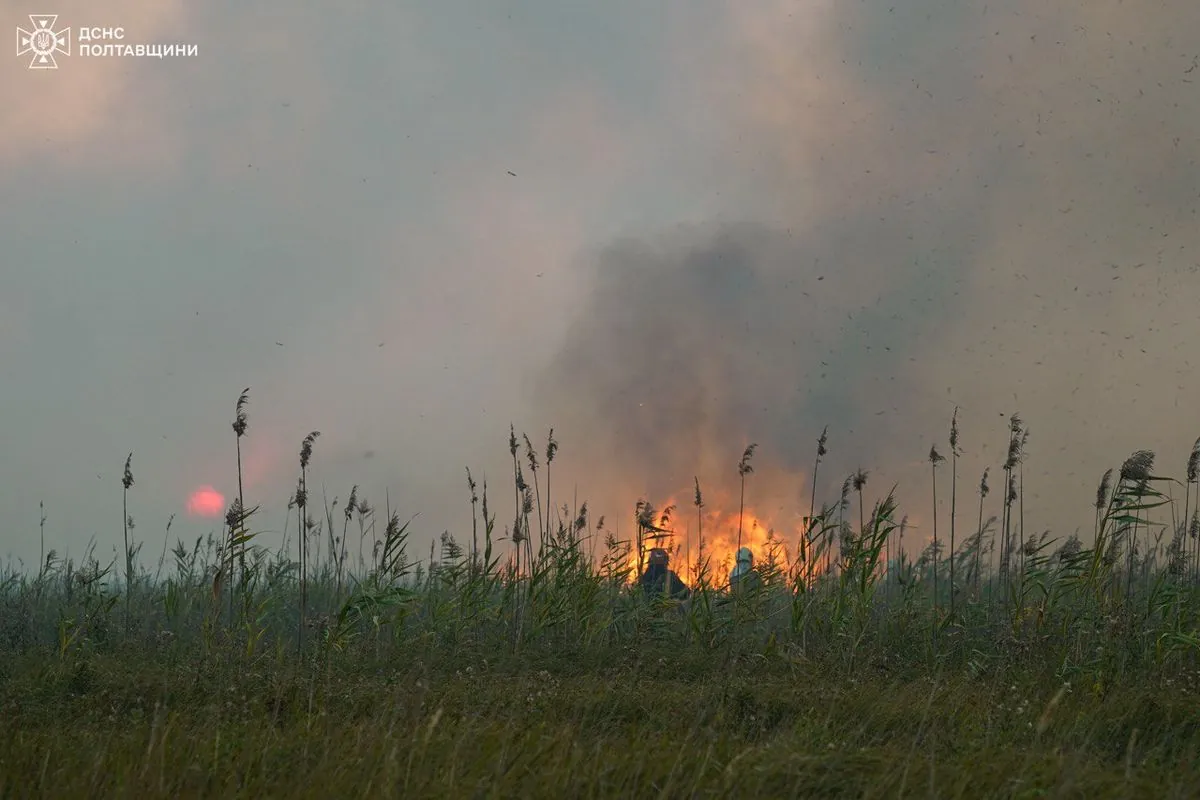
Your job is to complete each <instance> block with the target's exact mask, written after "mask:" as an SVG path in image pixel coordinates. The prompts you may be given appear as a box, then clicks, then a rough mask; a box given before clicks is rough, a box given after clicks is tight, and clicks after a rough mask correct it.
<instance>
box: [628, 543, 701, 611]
mask: <svg viewBox="0 0 1200 800" xmlns="http://www.w3.org/2000/svg"><path fill="white" fill-rule="evenodd" d="M670 563H671V559H670V556H668V555H667V551H666V550H663V549H662V548H661V547H656V548H654V549H653V550H651V551H650V557H649V558H648V559H647V561H646V571H645V572H643V573H642V576H641V578H639V579H638V583H640V584H641V586H642V590H643V591H644V592H645V593H646V596H647V597H663V596H670V597H672V598H674V599H676V600H686V599H687V596H688V595H689V594H691V591H690V590H689V589H688V587H687V584H685V583H684V582H683V581H681V580H680V579H679V576H678V575H676V574H675V571H674V570H672V569H671V568H670Z"/></svg>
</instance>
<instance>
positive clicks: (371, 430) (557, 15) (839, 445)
mask: <svg viewBox="0 0 1200 800" xmlns="http://www.w3.org/2000/svg"><path fill="white" fill-rule="evenodd" d="M0 11H2V12H3V13H0V20H3V21H5V23H6V24H9V25H12V26H13V27H14V28H15V27H19V26H20V27H26V28H28V27H29V22H28V16H27V15H29V14H39V13H46V12H47V11H53V12H54V13H57V14H58V15H59V20H58V26H59V27H60V28H61V27H64V26H73V27H75V28H78V27H84V26H86V27H92V26H96V27H118V26H119V27H123V28H124V29H125V35H126V38H125V40H124V41H125V42H127V43H132V44H138V43H146V44H156V43H161V44H172V43H181V44H195V45H197V47H198V50H197V54H196V55H195V56H194V57H190V58H189V57H185V58H165V59H161V60H160V59H150V58H85V57H80V56H79V55H78V53H77V52H75V51H73V54H72V55H71V56H65V55H63V56H59V57H58V59H57V60H58V63H59V68H58V69H56V70H30V69H29V68H28V66H29V56H28V55H25V56H15V55H12V54H11V52H10V58H9V63H8V64H7V65H5V67H4V70H5V74H4V76H3V79H2V80H0V130H3V136H0V211H2V212H3V213H2V214H0V229H2V233H3V241H4V243H5V250H6V252H5V254H4V258H3V259H0V420H2V422H0V511H2V512H3V513H2V516H0V520H3V521H2V522H0V556H7V557H8V558H10V559H12V560H14V561H15V562H19V563H24V564H26V565H31V564H34V563H36V562H37V560H38V559H39V553H40V546H41V545H40V538H39V536H40V529H39V522H40V520H41V516H40V515H41V513H42V512H41V511H40V509H39V503H44V508H45V518H46V522H45V538H46V547H47V549H49V548H55V549H56V550H57V551H58V553H59V554H60V555H61V554H63V553H67V554H69V555H71V556H73V557H76V558H78V557H79V556H81V555H82V554H83V551H84V548H85V547H86V546H87V544H88V542H89V541H92V540H94V541H95V543H96V552H97V554H98V555H100V556H101V557H102V558H109V557H111V556H112V554H113V553H114V548H116V547H119V543H120V541H121V538H122V524H121V523H122V505H121V504H122V486H121V475H122V468H123V466H124V463H125V459H126V457H127V455H128V454H129V453H132V454H133V457H132V471H133V475H134V478H135V484H134V486H133V487H132V488H131V489H130V492H129V498H128V502H129V513H130V515H131V516H133V517H134V520H135V529H134V538H135V540H137V541H143V542H145V550H144V551H143V555H142V561H143V562H144V563H151V564H153V562H155V561H156V560H157V555H158V554H159V553H160V552H161V549H162V547H163V543H164V536H165V529H166V525H167V521H168V519H169V518H170V517H171V515H173V514H174V515H176V517H175V520H174V522H173V526H172V529H171V543H172V544H174V540H175V539H176V538H183V539H185V540H187V541H189V542H192V541H194V540H195V538H196V537H198V536H202V535H205V534H207V533H208V532H209V531H211V530H215V529H217V528H219V526H220V517H219V516H218V517H217V518H216V519H214V518H210V517H205V516H202V515H198V514H196V513H194V511H195V510H196V507H195V506H194V505H193V507H192V511H189V498H190V497H191V496H192V495H193V494H194V493H195V492H197V491H198V490H200V489H202V488H203V487H212V489H213V490H215V491H216V492H218V493H220V494H221V495H222V496H223V498H224V501H225V502H226V503H228V501H230V500H232V498H233V496H234V495H235V494H236V487H237V470H236V451H235V437H234V433H233V430H232V428H231V423H232V422H233V418H234V406H235V403H236V401H237V399H238V396H239V395H240V393H241V392H242V390H243V389H245V388H246V387H249V388H250V394H249V404H248V407H247V411H248V414H249V429H248V432H247V435H246V437H245V438H244V439H243V440H242V448H243V467H244V477H245V491H246V495H247V503H248V505H260V506H261V511H260V513H259V515H258V516H256V518H255V522H254V525H255V526H256V527H257V528H258V529H259V530H260V531H261V537H262V538H261V539H260V541H261V542H262V543H263V544H267V545H270V546H272V547H277V546H280V545H282V544H283V542H284V541H285V536H286V535H285V532H284V525H285V521H288V520H289V517H288V511H287V500H288V497H289V494H290V493H291V492H293V491H294V487H295V483H296V479H297V477H298V473H299V450H300V445H301V440H302V439H303V437H304V436H305V435H307V434H308V433H309V432H310V431H320V437H319V438H318V439H317V440H316V442H315V446H314V453H313V458H312V463H311V469H310V476H309V489H310V497H313V498H314V501H315V502H316V503H320V502H323V501H322V500H321V498H322V496H323V497H324V498H327V499H328V501H329V502H330V503H332V501H333V499H334V498H335V497H337V498H340V502H341V503H342V504H343V506H344V503H345V498H346V496H347V495H348V493H349V491H350V488H351V486H354V485H357V486H358V487H359V494H360V496H365V497H367V498H368V499H369V502H370V503H371V504H373V505H376V506H377V507H379V508H380V509H382V508H383V507H384V505H385V502H386V504H387V505H388V506H390V507H391V508H392V509H393V510H396V511H397V512H398V513H399V514H400V516H401V518H402V519H407V518H408V517H410V516H412V515H413V514H419V516H418V517H417V518H416V519H415V520H414V522H413V531H414V543H415V545H416V546H417V549H418V550H420V551H422V552H426V551H427V548H428V546H429V543H430V542H431V541H433V540H434V538H435V537H437V536H438V535H440V534H441V533H442V531H444V530H449V531H451V532H452V533H453V534H454V535H456V537H458V538H459V540H460V541H461V540H463V538H464V537H468V536H469V532H470V527H471V504H470V494H469V490H468V487H467V481H466V471H465V470H466V468H470V469H471V471H472V473H473V475H474V476H475V478H476V480H478V481H480V482H482V480H484V479H486V480H487V482H488V487H489V499H490V500H491V505H492V508H493V510H494V511H495V512H496V513H497V516H498V521H497V527H498V531H497V533H498V535H503V533H504V528H505V527H506V525H507V524H508V522H509V520H511V518H512V516H513V507H512V505H513V500H512V497H513V483H512V480H513V477H512V463H511V457H510V454H509V452H508V436H509V426H510V424H511V425H513V426H515V431H516V432H517V435H518V437H520V436H521V434H522V433H528V434H529V436H530V439H531V441H532V442H533V444H534V447H535V448H537V449H538V450H539V451H544V448H545V442H546V437H547V434H548V432H549V430H550V429H551V428H553V429H554V437H555V439H556V440H557V441H558V442H559V445H560V450H559V452H558V455H557V457H556V460H555V461H554V462H553V464H552V467H551V469H552V472H551V480H552V489H551V492H552V493H553V494H552V496H553V498H554V500H553V502H554V503H555V504H556V505H558V504H561V503H563V502H569V503H571V504H572V506H574V504H575V503H577V502H583V501H585V500H586V501H588V503H589V508H590V509H591V513H592V515H593V518H596V517H598V516H600V515H605V516H606V519H607V520H609V522H608V523H607V524H608V527H609V528H610V529H613V528H614V526H616V527H617V528H618V530H621V531H623V532H624V533H628V532H629V528H630V524H631V522H632V518H633V513H634V503H635V502H636V501H637V500H638V499H639V498H646V499H648V500H650V501H651V502H653V503H655V504H656V505H658V506H662V505H666V504H668V503H671V502H675V503H678V504H679V506H680V508H681V509H684V510H683V511H681V512H680V514H681V517H682V516H686V513H685V511H686V509H687V507H688V503H690V499H691V490H692V486H693V482H694V480H698V481H699V482H700V483H701V485H702V487H704V490H705V494H706V498H707V501H706V502H708V504H709V508H710V509H712V510H715V509H716V508H717V507H719V508H721V509H728V508H729V506H730V504H731V503H732V502H735V498H736V492H737V491H738V489H739V486H738V478H737V469H736V467H737V461H738V459H739V457H740V456H741V454H742V452H743V449H744V448H745V447H746V446H747V445H748V444H750V443H756V444H757V445H758V450H757V452H756V455H755V460H754V466H755V473H754V474H753V475H751V476H749V477H748V481H747V489H746V494H747V503H748V504H749V505H750V506H752V507H753V508H754V509H755V515H756V517H758V518H760V519H763V520H764V524H772V525H775V526H777V527H779V528H780V529H781V530H788V529H789V526H792V527H794V525H795V524H796V518H797V515H798V514H802V513H807V510H808V502H809V499H810V496H811V492H812V472H813V469H812V459H813V456H814V455H815V448H816V439H817V437H818V436H820V434H821V431H822V429H823V428H825V426H828V431H829V441H828V445H827V446H828V449H829V454H828V455H827V456H826V458H825V459H824V460H823V462H822V465H821V467H820V471H819V472H818V480H817V487H816V493H817V502H818V504H819V503H820V502H821V500H826V501H830V502H832V501H833V500H835V499H836V497H837V495H838V492H839V489H840V486H841V483H842V479H843V478H844V477H845V475H846V474H848V473H849V472H850V471H853V470H855V469H858V468H862V469H866V470H868V471H869V476H870V477H869V481H868V486H867V489H866V492H865V493H866V495H867V503H868V505H869V504H870V501H871V500H872V499H874V498H875V497H878V496H880V495H882V494H884V493H886V492H887V490H888V489H890V488H891V486H892V485H893V484H897V485H898V487H899V488H898V489H897V493H898V496H899V498H900V500H901V510H902V512H903V513H907V514H908V515H909V517H910V519H911V521H912V524H913V525H914V526H915V529H914V530H915V531H916V532H917V534H918V535H917V537H916V538H917V539H920V538H921V537H928V536H930V535H931V534H932V523H933V518H934V513H933V512H934V506H933V503H932V498H931V489H932V486H931V477H930V473H931V470H930V465H929V461H928V454H929V449H930V447H931V446H932V445H936V446H937V447H938V449H939V451H940V452H941V453H942V454H943V455H947V456H949V455H950V452H949V443H948V441H947V437H948V432H949V426H950V420H951V417H952V415H953V414H954V412H955V409H956V408H957V409H958V422H959V427H960V439H961V443H960V446H961V451H962V455H961V457H960V458H959V460H958V481H959V484H960V485H959V488H958V492H959V500H958V514H959V520H960V522H959V524H960V529H959V530H960V535H961V531H962V530H964V529H966V528H971V527H973V525H974V524H975V523H974V521H973V518H974V515H975V511H976V507H975V505H974V504H975V503H977V496H976V495H974V494H973V493H974V492H975V491H976V487H977V486H978V482H979V476H980V474H981V472H982V471H983V469H984V468H985V467H987V468H990V469H991V473H992V478H991V485H992V487H993V491H992V494H991V496H990V498H989V504H990V505H989V506H988V508H987V509H986V515H988V516H990V515H991V514H993V513H999V498H1000V497H1001V495H1002V491H1000V489H999V487H1000V485H1001V479H1000V478H999V476H998V471H999V467H1000V464H1001V463H1002V461H1003V459H1004V455H1005V450H1006V446H1007V423H1008V417H1009V415H1011V414H1013V413H1019V414H1020V416H1021V418H1022V419H1023V420H1025V422H1026V423H1027V425H1028V426H1029V430H1030V435H1029V445H1028V448H1027V456H1026V465H1025V496H1026V500H1025V502H1026V518H1027V523H1026V524H1027V526H1028V527H1029V528H1030V529H1031V530H1044V529H1049V530H1051V531H1052V534H1053V535H1057V536H1068V535H1070V534H1071V533H1073V532H1075V530H1076V529H1080V532H1081V534H1082V535H1083V536H1084V538H1086V537H1087V533H1088V532H1089V531H1090V530H1091V525H1092V519H1093V517H1092V510H1091V503H1092V502H1093V500H1094V497H1095V491H1096V485H1097V483H1098V482H1099V479H1100V475H1101V474H1102V473H1103V472H1104V470H1105V469H1107V468H1109V467H1113V466H1118V465H1119V464H1120V463H1121V461H1123V460H1124V459H1125V458H1126V457H1127V456H1128V455H1129V454H1130V453H1131V452H1133V451H1134V450H1137V449H1142V448H1146V449H1150V450H1154V451H1155V452H1156V453H1157V454H1158V458H1159V471H1160V472H1163V473H1166V474H1169V475H1173V476H1176V477H1180V478H1182V476H1183V471H1184V465H1185V463H1186V460H1187V457H1188V454H1189V452H1190V450H1191V448H1192V443H1193V441H1195V439H1196V437H1197V436H1198V435H1200V419H1198V418H1197V416H1196V413H1195V409H1196V408H1197V401H1198V400H1200V376H1198V375H1197V371H1196V369H1195V368H1194V366H1193V361H1194V360H1195V359H1197V358H1200V350H1198V349H1197V343H1198V342H1200V322H1198V321H1197V315H1196V313H1195V309H1196V307H1197V300H1198V299H1200V225H1197V208H1198V206H1200V168H1198V166H1197V157H1198V156H1200V68H1198V67H1197V63H1198V59H1200V44H1198V43H1197V42H1196V41H1195V40H1194V37H1189V36H1187V35H1184V34H1183V32H1186V31H1194V30H1200V6H1198V5H1197V4H1195V3H1193V2H1187V1H1186V0H1162V2H1154V3H1149V4H1147V3H1139V4H1134V3H1128V2H1118V1H1117V0H1064V1H1063V2H1059V3H1054V4H1046V3H1043V2H1035V0H987V2H984V1H983V0H912V2H908V3H904V4H899V3H892V2H890V0H888V1H883V0H862V1H861V2H853V3H849V2H840V3H834V2H829V1H828V0H825V1H822V2H816V1H814V0H808V1H807V2H784V1H783V0H762V1H761V2H754V3H746V2H735V0H691V1H690V2H687V3H674V2H673V3H668V2H661V1H659V2H653V1H651V2H647V1H646V0H612V2H607V3H602V4H601V3H584V2H577V3H576V2H561V0H553V1H551V0H525V2H516V1H515V0H492V1H491V2H487V3H479V2H463V1H461V0H439V2H437V3H413V2H395V3H389V4H378V3H366V2H362V1H361V0H347V2H344V3H340V4H337V8H336V10H330V7H329V6H328V5H327V4H318V3H315V2H299V1H298V2H292V3H287V4H267V3H263V2H238V3H233V2H228V1H226V2H211V3H205V4H203V5H200V4H195V3H184V2H182V0H112V2H108V3H105V4H104V7H103V10H98V9H97V7H96V4H94V3H88V2H83V1H82V0H61V1H60V2H59V3H58V4H57V5H56V6H55V7H54V8H53V9H49V8H44V7H41V6H35V5H30V4H28V3H26V2H23V1H22V2H14V1H13V0H3V1H2V2H0ZM76 44H77V42H76ZM522 449H523V446H522ZM541 456H542V460H543V461H544V452H541ZM949 467H950V463H949V462H947V464H945V465H942V466H941V467H939V476H938V482H939V498H938V499H939V503H938V506H937V509H938V511H937V513H938V515H939V517H938V519H939V521H938V525H939V526H945V525H946V524H947V518H948V515H949V507H948V503H949V498H948V492H946V491H945V489H944V488H943V487H944V486H945V482H948V481H949V478H950V470H949ZM539 478H540V479H541V480H542V481H543V484H540V488H541V489H542V490H544V488H545V487H544V479H545V470H544V469H543V470H542V471H541V472H540V473H539ZM1175 491H1176V494H1181V493H1182V489H1180V488H1177V489H1176V490H1175ZM964 508H965V509H967V510H964ZM313 510H314V512H315V513H314V516H315V517H317V518H318V519H319V518H321V517H323V515H324V514H323V511H321V510H320V506H317V507H315V508H314V509H313ZM572 513H574V509H573V508H572ZM380 516H381V517H382V514H381V515H380ZM964 516H965V517H966V518H967V521H966V522H963V521H962V519H963V517H964ZM289 524H290V523H289ZM940 530H942V531H944V530H945V528H944V527H943V528H940ZM293 538H294V534H293ZM293 552H294V546H293Z"/></svg>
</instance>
